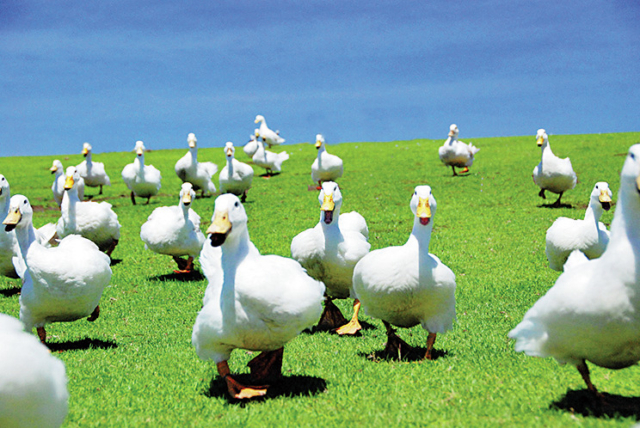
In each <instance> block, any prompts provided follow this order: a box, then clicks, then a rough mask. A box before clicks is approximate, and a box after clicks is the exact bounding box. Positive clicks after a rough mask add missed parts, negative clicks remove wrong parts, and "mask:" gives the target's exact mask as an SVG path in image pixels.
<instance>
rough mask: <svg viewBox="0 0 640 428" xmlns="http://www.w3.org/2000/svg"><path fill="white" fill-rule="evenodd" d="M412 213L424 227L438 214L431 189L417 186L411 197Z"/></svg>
mask: <svg viewBox="0 0 640 428" xmlns="http://www.w3.org/2000/svg"><path fill="white" fill-rule="evenodd" d="M411 211H412V212H413V215H415V216H416V218H417V219H418V220H419V221H420V224H421V225H423V226H426V225H428V224H429V223H430V222H431V218H432V217H433V216H434V215H435V213H436V200H435V198H434V197H433V195H432V194H431V187H429V186H417V187H416V189H415V191H414V192H413V196H412V197H411Z"/></svg>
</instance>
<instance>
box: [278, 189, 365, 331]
mask: <svg viewBox="0 0 640 428" xmlns="http://www.w3.org/2000/svg"><path fill="white" fill-rule="evenodd" d="M318 199H319V201H320V205H321V206H320V221H319V222H318V224H316V226H315V227H314V228H312V229H307V230H305V231H303V232H301V233H299V234H298V235H296V236H295V237H294V238H293V240H292V241H291V257H293V258H294V259H295V260H297V261H298V262H300V264H301V265H302V267H304V268H305V269H307V273H308V274H309V275H311V276H312V277H313V278H315V279H317V280H319V281H322V282H324V284H325V286H326V287H327V297H326V299H325V308H324V312H323V313H322V316H321V317H320V321H319V323H318V327H319V328H320V329H323V330H325V329H326V330H334V331H335V332H336V333H338V334H340V335H354V334H356V333H357V332H358V331H359V330H360V329H361V328H362V327H361V326H360V323H359V321H358V313H359V311H360V301H359V300H358V299H355V300H354V302H353V317H352V318H351V321H349V322H348V323H347V320H346V319H345V318H344V316H343V315H342V313H341V312H340V309H338V307H337V306H336V305H335V304H334V303H333V302H332V300H333V299H336V298H338V299H344V298H347V297H351V298H355V295H354V293H353V291H352V287H351V285H352V278H353V269H354V268H355V266H356V263H358V261H360V259H362V258H363V257H364V256H365V255H367V254H368V253H369V249H370V248H371V244H369V242H368V238H369V230H368V229H367V223H366V221H365V219H364V217H362V216H361V215H360V214H358V213H357V212H355V211H354V212H350V213H346V214H342V215H340V208H341V206H342V193H341V192H340V188H339V187H338V184H337V183H334V182H333V181H325V182H324V183H323V184H322V190H321V191H320V196H319V197H318Z"/></svg>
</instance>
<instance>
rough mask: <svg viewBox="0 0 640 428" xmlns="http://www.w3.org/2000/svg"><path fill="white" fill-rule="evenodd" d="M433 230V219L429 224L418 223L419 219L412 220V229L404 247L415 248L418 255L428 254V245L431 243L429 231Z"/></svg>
mask: <svg viewBox="0 0 640 428" xmlns="http://www.w3.org/2000/svg"><path fill="white" fill-rule="evenodd" d="M432 230H433V219H432V220H431V221H429V224H426V225H423V224H422V223H420V218H419V217H415V218H414V220H413V229H412V230H411V235H410V236H409V240H408V241H407V243H406V245H408V246H411V247H416V248H417V249H418V251H419V252H420V254H429V243H430V242H431V231H432Z"/></svg>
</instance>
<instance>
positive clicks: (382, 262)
mask: <svg viewBox="0 0 640 428" xmlns="http://www.w3.org/2000/svg"><path fill="white" fill-rule="evenodd" d="M411 211H412V212H413V214H414V221H413V230H412V231H411V235H410V236H409V239H408V241H407V243H406V244H404V245H403V246H400V247H387V248H382V249H379V250H375V251H372V252H370V253H369V254H367V255H366V256H364V257H363V258H362V259H361V260H360V261H359V262H358V264H357V265H356V268H355V270H354V272H353V289H354V291H355V294H356V296H357V298H358V299H360V302H361V303H362V307H363V309H364V311H365V313H366V314H368V315H370V316H372V317H375V318H379V319H381V320H382V321H383V322H384V323H385V326H386V328H387V335H388V341H387V349H386V350H387V352H388V353H390V354H392V355H397V354H398V353H399V352H404V350H405V349H406V347H407V346H408V345H406V344H405V343H404V342H402V341H401V340H400V339H399V338H398V337H397V336H396V335H395V333H394V331H393V329H392V328H391V326H390V324H393V325H396V326H399V327H413V326H415V325H417V324H420V325H421V326H422V328H424V329H425V330H427V331H428V332H429V337H428V339H427V352H426V355H425V358H427V359H430V358H431V349H432V347H433V343H434V342H435V338H436V334H437V333H444V332H446V331H448V330H450V329H451V328H453V321H454V320H455V317H456V309H455V289H456V279H455V275H454V273H453V272H452V271H451V269H449V268H448V267H447V266H445V265H444V264H443V263H442V262H441V261H440V259H438V257H436V256H435V255H433V254H430V253H429V242H430V240H431V232H432V229H433V221H432V218H433V216H434V215H435V211H436V200H435V198H434V197H433V195H432V193H431V188H430V187H429V186H418V187H416V189H415V193H414V194H413V196H412V198H411ZM398 348H403V349H401V350H399V349H398Z"/></svg>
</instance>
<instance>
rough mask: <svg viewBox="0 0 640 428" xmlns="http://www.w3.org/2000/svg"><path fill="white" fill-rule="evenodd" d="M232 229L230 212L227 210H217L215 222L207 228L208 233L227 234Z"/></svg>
mask: <svg viewBox="0 0 640 428" xmlns="http://www.w3.org/2000/svg"><path fill="white" fill-rule="evenodd" d="M230 231H231V222H230V221H229V213H228V212H227V211H224V212H220V211H216V212H215V214H214V216H213V222H211V226H209V228H208V229H207V234H210V233H221V234H223V235H226V234H227V233H229V232H230Z"/></svg>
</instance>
